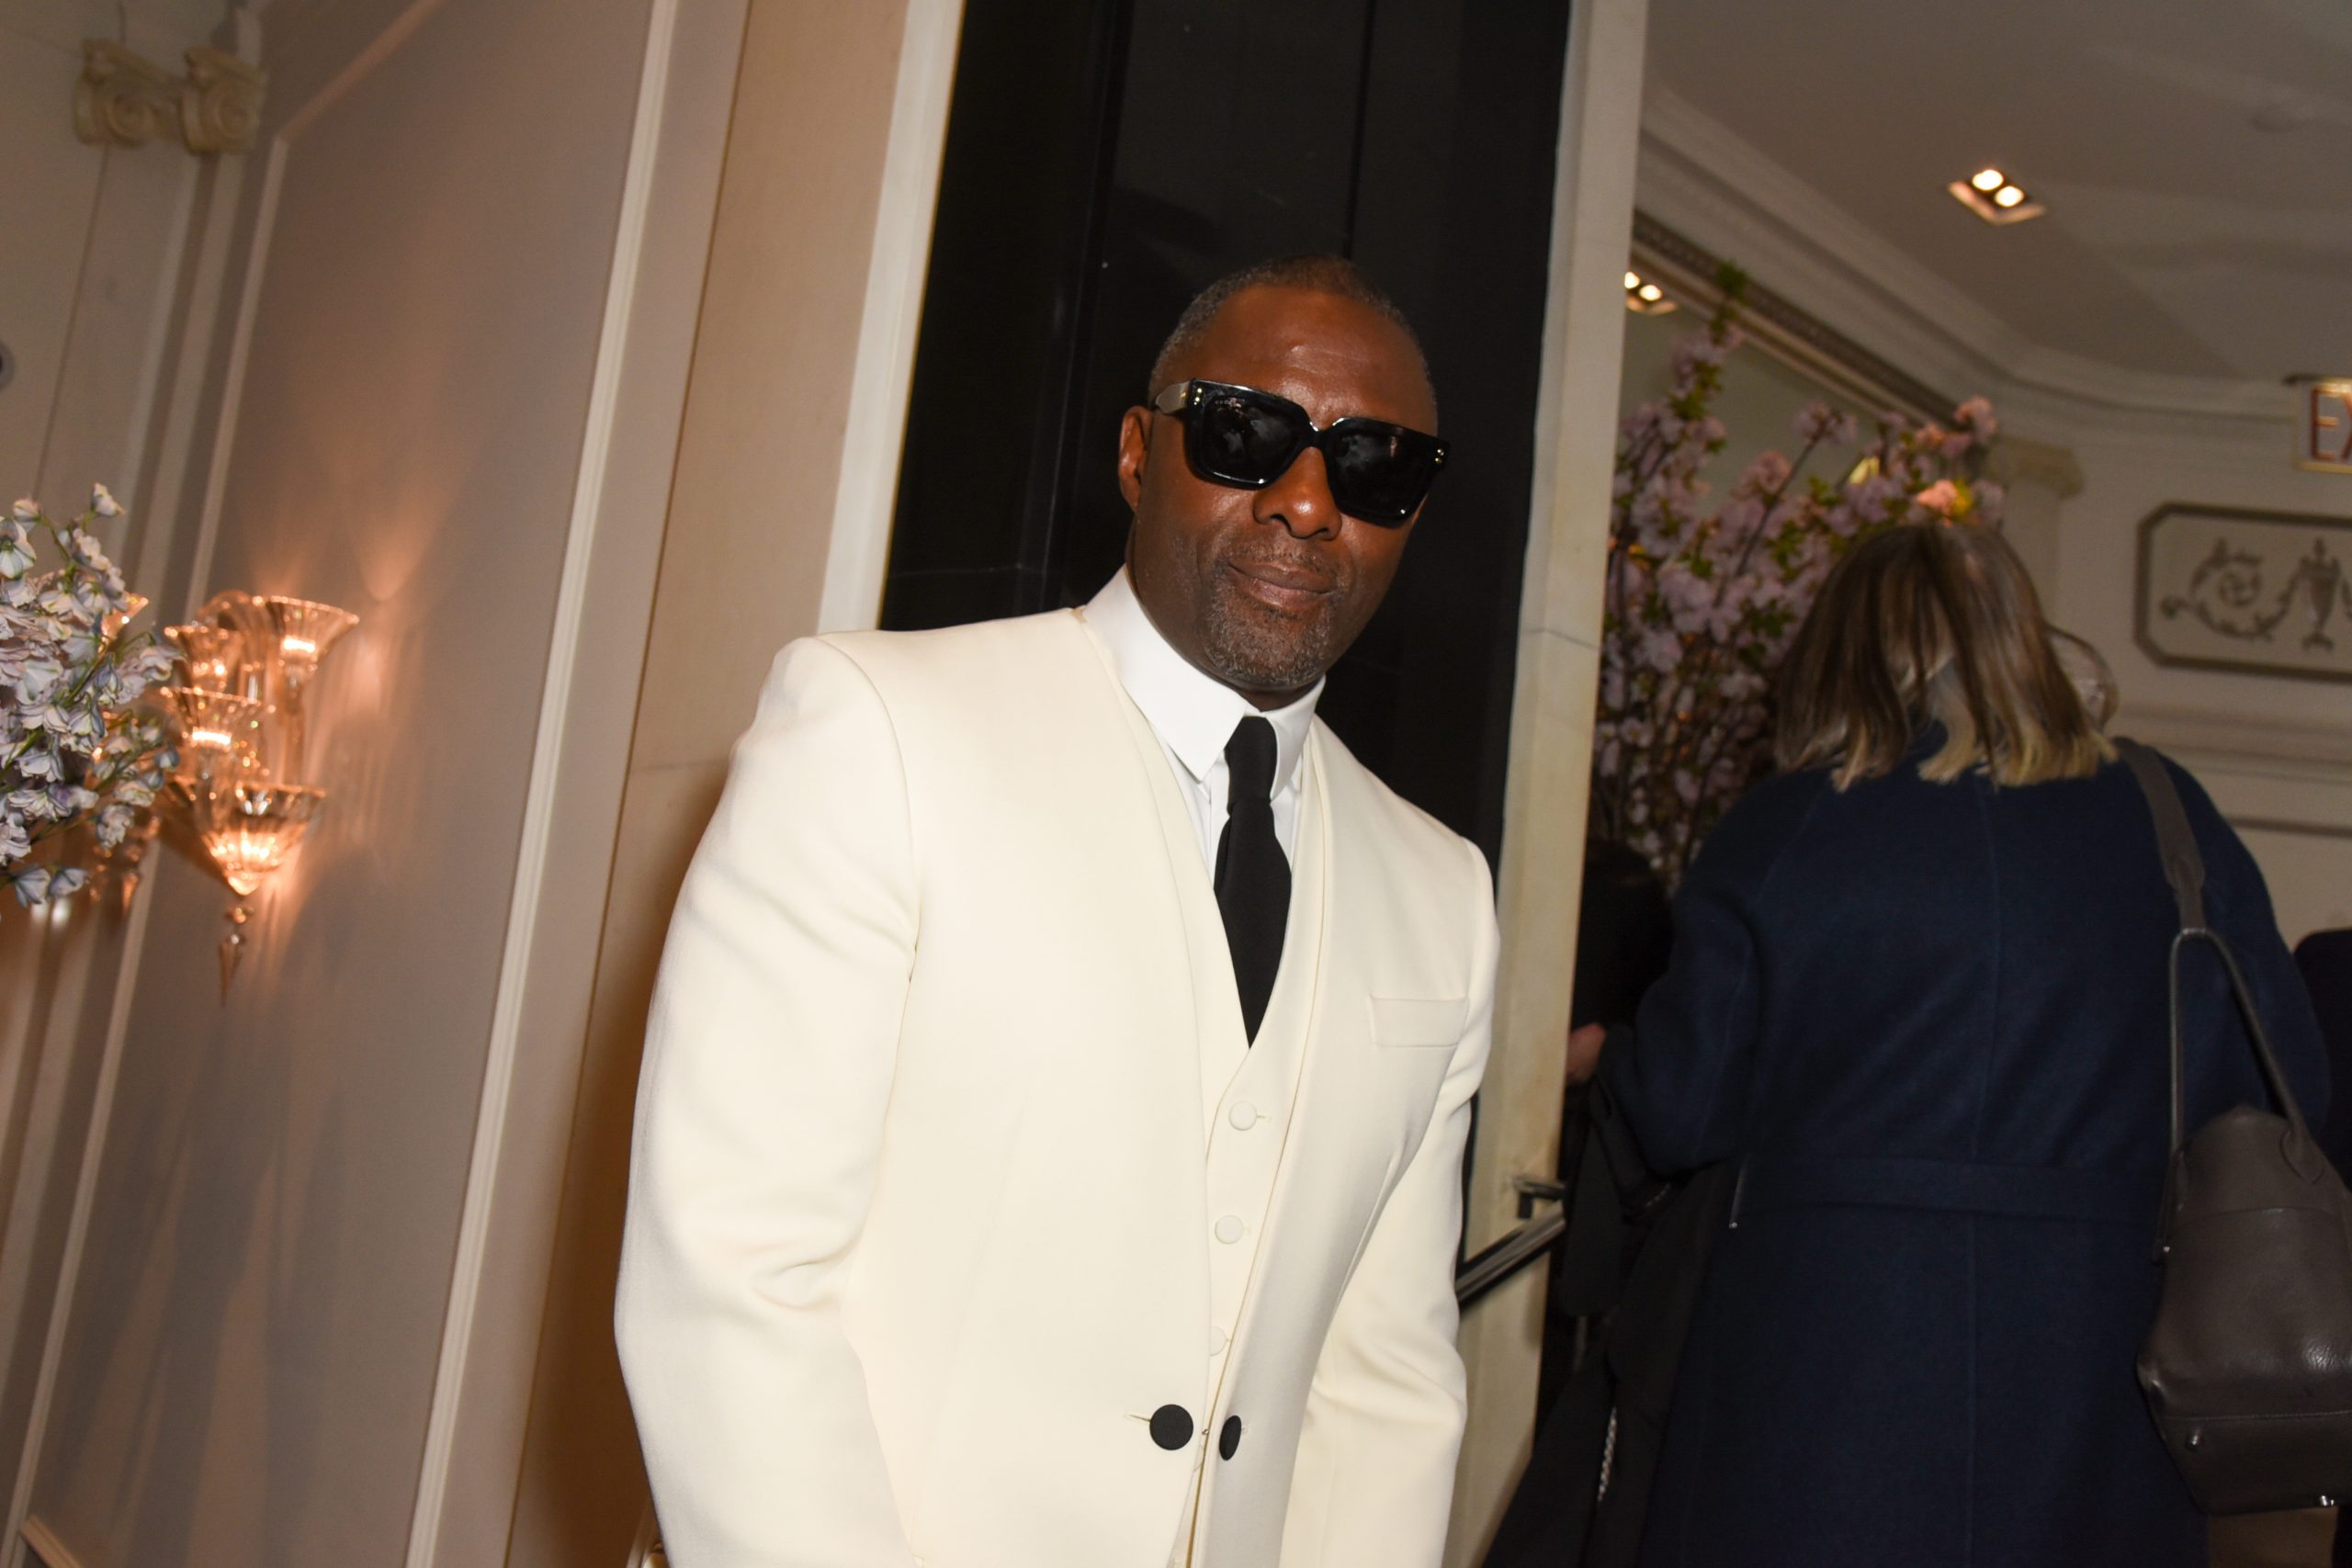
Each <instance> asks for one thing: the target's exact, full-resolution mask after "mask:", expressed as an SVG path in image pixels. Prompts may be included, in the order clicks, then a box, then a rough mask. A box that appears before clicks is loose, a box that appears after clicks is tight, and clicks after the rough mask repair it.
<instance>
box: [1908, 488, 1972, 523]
mask: <svg viewBox="0 0 2352 1568" xmlns="http://www.w3.org/2000/svg"><path fill="white" fill-rule="evenodd" d="M1911 499H1912V501H1913V502H1915V503H1916V504H1917V505H1920V506H1923V507H1925V508H1927V509H1928V511H1929V512H1932V513H1935V514H1936V515H1937V516H1939V517H1951V516H1954V515H1957V514H1958V513H1959V512H1960V509H1961V490H1960V487H1959V486H1958V485H1956V484H1954V483H1953V482H1952V481H1951V480H1950V479H1938V480H1937V481H1936V482H1935V483H1933V484H1931V485H1929V486H1928V488H1927V489H1925V490H1923V491H1920V492H1919V493H1918V494H1917V495H1915V496H1913V497H1912V498H1911Z"/></svg>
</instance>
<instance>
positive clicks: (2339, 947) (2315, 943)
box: [2295, 926, 2352, 1175]
mask: <svg viewBox="0 0 2352 1568" xmlns="http://www.w3.org/2000/svg"><path fill="white" fill-rule="evenodd" d="M2295 967H2296V968H2298V969H2300V970H2301V971H2302V975H2303V988H2304V989H2305V990H2307V991H2309V992H2311V994H2312V1011H2313V1012H2315V1013H2317V1014H2318V1015H2319V1035H2320V1038H2321V1039H2322V1040H2324V1041H2325V1042H2326V1043H2327V1069H2328V1072H2329V1074H2330V1076H2331V1077H2334V1078H2335V1083H2336V1086H2337V1087H2336V1090H2335V1104H2334V1105H2333V1106H2331V1107H2330V1108H2329V1109H2328V1112H2327V1117H2326V1120H2324V1121H2322V1120H2321V1119H2320V1118H2319V1117H2316V1116H2313V1117H2312V1118H2311V1122H2312V1126H2313V1127H2314V1128H2316V1129H2317V1130H2318V1132H2319V1146H2320V1148H2321V1150H2322V1151H2323V1152H2324V1153H2325V1154H2326V1156H2327V1157H2328V1160H2329V1162H2330V1163H2331V1164H2333V1165H2334V1166H2335V1169H2336V1173H2337V1174H2338V1175H2342V1174H2344V1173H2346V1172H2352V926H2346V927H2345V928H2344V929H2343V930H2341V931H2313V932H2312V934H2311V935H2309V936H2307V937H2305V938H2303V940H2302V941H2301V942H2297V943H2296V944H2295Z"/></svg>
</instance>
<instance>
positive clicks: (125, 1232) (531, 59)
mask: <svg viewBox="0 0 2352 1568" xmlns="http://www.w3.org/2000/svg"><path fill="white" fill-rule="evenodd" d="M646 16H647V5H646V0H607V3H600V4H599V5H597V6H574V5H567V4H563V3H561V0H472V3H469V4H466V5H462V6H439V7H431V6H425V7H415V8H407V9H403V8H401V7H396V6H389V5H381V4H379V5H372V6H366V5H363V6H344V7H340V8H338V9H337V10H336V11H334V12H330V13H327V14H326V15H324V16H323V17H319V16H313V17H311V19H310V25H308V26H306V27H305V28H303V30H302V31H301V32H300V34H299V35H298V36H297V37H296V39H295V44H294V52H293V54H291V55H288V56H286V57H282V58H278V59H274V60H273V61H272V65H273V69H274V71H275V72H276V73H277V78H276V86H275V88H274V91H276V92H277V94H278V96H274V97H273V99H272V101H271V103H270V106H269V112H270V114H271V116H272V120H273V123H275V124H278V125H280V126H283V125H284V124H285V123H286V121H287V120H288V117H294V122H295V127H296V129H295V130H293V132H292V133H291V134H290V135H289V136H288V139H287V140H286V141H285V142H284V143H283V144H282V146H281V148H280V149H279V155H280V156H281V157H282V168H281V169H280V171H279V180H278V185H277V193H276V202H275V208H274V216H273V217H272V218H271V220H270V221H269V225H268V229H267V232H266V236H265V244H264V246H263V247H262V249H264V250H265V251H266V272H265V273H264V274H263V275H262V280H261V283H260V287H259V290H258V292H257V293H256V294H255V295H254V315H253V323H252V335H251V342H250V349H249V354H248V356H247V358H246V361H245V375H244V378H243V383H242V388H241V400H240V405H239V407H238V410H237V413H236V423H235V431H236V435H235V440H234V444H233V446H232V448H231V452H230V461H229V466H228V468H227V472H226V479H225V488H224V489H223V491H222V494H221V505H220V512H219V514H218V520H217V536H216V543H215V545H214V547H213V549H212V553H211V556H210V570H209V572H207V573H206V574H205V575H206V581H204V582H202V583H200V584H199V585H198V586H199V587H218V586H228V585H235V586H240V587H246V588H251V589H255V590H260V591H267V592H297V593H301V594H305V595H309V596H313V597H320V598H324V599H328V600H331V601H334V602H336V603H339V604H343V605H345V606H346V607H347V608H350V609H352V610H354V611H356V612H357V613H358V614H359V615H361V616H362V617H363V625H362V627H361V629H360V630H359V631H358V632H357V633H356V634H354V637H353V639H352V641H351V643H350V644H349V645H347V650H346V651H344V652H342V653H340V654H339V655H338V656H337V659H336V660H335V661H334V663H332V664H330V666H329V667H328V671H327V674H326V676H325V677H324V679H323V681H322V687H321V689H320V691H319V692H318V694H317V698H316V702H317V705H318V706H317V715H316V717H315V718H314V720H313V754H314V758H315V760H316V762H317V772H318V773H319V774H320V776H321V777H322V779H323V780H324V781H325V782H327V783H328V784H330V785H331V787H332V788H333V791H334V794H333V796H332V799H331V802H330V804H329V806H328V807H327V810H326V812H325V814H324V816H323V818H322V821H321V822H320V824H319V826H318V828H317V829H316V831H315V832H314V834H313V836H312V838H311V840H310V842H309V843H308V844H307V845H306V847H305V849H304V852H303V853H302V855H301V856H300V859H299V860H298V862H297V863H296V864H295V865H294V866H293V867H292V868H291V870H290V871H289V872H288V873H287V874H284V875H283V876H281V877H280V879H279V881H278V883H277V885H276V886H274V887H272V888H271V889H269V890H268V891H266V893H265V894H264V895H263V896H262V897H261V899H260V900H259V901H258V902H259V904H260V907H261V908H262V914H261V915H260V917H259V918H258V919H256V921H255V923H254V931H253V934H254V952H253V953H251V954H250V955H249V956H248V958H247V961H246V966H245V970H244V972H243V974H241V975H240V976H238V980H237V984H236V987H235V990H234V992H233V994H232V996H231V998H230V999H229V1000H228V1001H227V1003H226V1004H225V1005H221V1004H220V1003H218V1001H217V1000H216V998H217V997H218V994H219V979H218V974H217V968H216V964H215V960H214V953H213V944H214V942H215V941H216V940H217V938H218V936H219V934H220V930H221V927H220V909H221V908H222V907H223V905H224V904H225V901H226V896H225V894H224V893H223V892H222V890H221V889H220V886H219V885H218V884H217V883H216V882H214V881H212V880H211V879H209V877H207V876H205V875H203V874H200V873H198V871H196V870H195V869H194V868H193V867H191V866H190V865H188V864H187V863H185V862H183V861H180V860H177V859H172V860H169V861H167V863H165V864H164V865H163V866H162V867H161V868H160V869H159V874H158V875H157V876H156V878H155V881H154V885H153V887H152V889H151V895H152V897H153V900H154V907H153V910H152V911H151V915H152V919H151V924H150V928H149V931H148V935H147V941H146V952H145V955H144V961H143V963H142V964H141V968H140V972H139V975H138V978H137V982H136V986H137V989H136V993H135V997H134V999H133V1001H132V1004H131V1007H130V1018H129V1024H128V1029H127V1032H126V1035H125V1039H124V1043H123V1055H122V1065H121V1069H120V1071H121V1077H120V1089H119V1094H118V1096H117V1100H116V1102H115V1105H114V1107H113V1112H112V1115H113V1121H112V1126H111V1130H110V1133H109V1135H108V1140H107V1146H106V1152H105V1160H104V1165H103V1167H102V1168H101V1172H100V1176H99V1179H98V1183H97V1188H96V1200H95V1203H94V1207H93V1209H92V1212H91V1217H90V1239H89V1247H88V1255H87V1258H86V1260H85V1265H84V1269H83V1277H82V1279H81V1281H80V1285H79V1289H78V1293H77V1298H76V1310H75V1314H74V1325H73V1328H72V1331H71V1332H70V1333H69V1335H68V1337H67V1338H66V1341H65V1347H64V1354H63V1358H62V1363H61V1365H60V1369H59V1373H58V1382H57V1389H56V1396H55V1402H54V1405H53V1409H52V1416H51V1422H50V1425H49V1428H48V1431H47V1434H46V1441H45V1449H44V1452H43V1456H42V1462H41V1468H40V1474H39V1481H38V1485H37V1488H36V1495H35V1498H34V1512H35V1515H36V1517H38V1518H39V1519H40V1521H41V1522H42V1524H43V1525H44V1526H46V1527H47V1528H48V1529H51V1530H52V1531H54V1532H55V1534H56V1535H57V1537H58V1538H59V1539H60V1540H62V1541H63V1542H64V1543H65V1544H66V1546H67V1547H68V1548H69V1549H70V1550H71V1551H74V1553H75V1555H76V1556H78V1557H79V1558H80V1560H81V1562H82V1563H83V1564H84V1568H131V1565H134V1564H136V1565H144V1564H150V1563H178V1562H187V1563H196V1562H206V1563H210V1562H222V1563H226V1562H236V1563H240V1564H253V1565H260V1564H280V1563H283V1564H314V1563H320V1562H334V1563H337V1564H355V1565H357V1564H367V1563H391V1562H399V1561H401V1557H402V1555H403V1551H404V1545H405V1542H406V1540H407V1536H408V1527H409V1522H410V1517H411V1511H412V1508H413V1503H414V1498H415V1492H416V1486H417V1476H418V1461H419V1455H420V1452H421V1450H422V1448H423V1444H424V1431H425V1424H426V1417H427V1412H428V1407H429V1404H430V1401H431V1398H432V1394H433V1389H434V1383H435V1364H436V1359H437V1357H438V1353H439V1349H440V1344H441V1339H442V1328H443V1315H444V1307H445V1303H446V1298H447V1292H448V1289H449V1284H450V1263H451V1258H452V1254H453V1251H454V1248H455V1244H456V1240H457V1235H458V1214H459V1210H460V1204H461V1201H462V1198H463V1190H464V1182H465V1177H466V1172H467V1168H468V1159H469V1149H470V1146H471V1143H472V1139H473V1133H474V1113H475V1108H476V1103H477V1100H478V1096H479V1094H480V1091H481V1081H482V1061H483V1052H484V1049H485V1044H486V1040H487V1036H488V1032H489V1029H490V1024H491V1012H492V999H493V995H494V992H495V988H496V985H497V981H498V976H499V969H500V962H501V944H502V939H503V931H504V928H505V924H506V918H507V904H508V896H509V892H510V883H511V879H512V876H513V874H514V870H515V861H516V854H517V844H518V834H519V831H520V826H521V818H522V809H523V798H524V793H525V790H526V784H527V782H528V778H529V773H530V766H531V758H532V743H533V731H532V719H533V716H534V715H535V714H536V712H537V706H538V698H539V693H540V690H541V684H542V682H543V679H544V675H545V669H546V662H547V657H548V638H549V634H550V628H551V624H552V617H553V614H554V607H555V595H556V587H557V581H558V577H559V572H560V565H561V560H562V551H563V547H564V541H565V538H566V535H567V520H568V518H569V517H570V515H571V508H572V501H573V486H574V479H575V475H576V470H577V466H578V463H579V460H580V452H581V443H582V421H583V418H584V415H585V412H586V409H587V403H588V396H589V382H590V374H591V370H592V367H593V362H594V354H595V349H596V344H597V342H598V325H599V321H600V319H601V316H602V312H603V306H604V291H605V282H606V275H607V272H608V269H609V266H610V261H611V254H612V240H613V233H614V225H615V220H616V214H617V210H618V202H619V197H620V189H621V180H622V172H623V166H624V160H625V157H626V153H627V150H628V139H629V133H630V122H631V116H632V112H633V108H634V105H635V101H636V89H637V85H638V78H639V67H640V64H641V52H642V50H643V46H644V40H645V29H646ZM305 51H307V52H305ZM257 156H258V154H257ZM263 210H265V211H266V210H268V209H267V208H266V204H265V205H264V208H263Z"/></svg>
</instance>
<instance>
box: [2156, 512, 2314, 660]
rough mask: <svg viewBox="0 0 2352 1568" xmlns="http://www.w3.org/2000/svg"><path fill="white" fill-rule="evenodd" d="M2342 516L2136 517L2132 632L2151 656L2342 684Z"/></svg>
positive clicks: (2166, 514) (2234, 514) (2210, 514)
mask: <svg viewBox="0 0 2352 1568" xmlns="http://www.w3.org/2000/svg"><path fill="white" fill-rule="evenodd" d="M2347 557H2352V518H2342V517H2326V516H2316V515H2312V514H2310V513H2290V512H2257V511H2254V510H2251V509H2247V508H2238V507H2221V506H2192V505H2188V504H2185V503H2182V502H2168V503H2167V504H2165V505H2164V506H2160V507H2158V508H2157V509H2156V510H2155V511H2154V513H2150V514H2149V516H2148V517H2147V519H2146V520H2145V521H2144V522H2143V523H2142V524H2141V525H2140V569H2139V583H2138V594H2137V604H2136V611H2137V614H2136V621H2137V625H2136V626H2135V632H2136V635H2137V637H2138V640H2139V643H2140V647H2141V648H2142V649H2143V651H2145V652H2146V654H2147V655H2148V657H2149V658H2151V659H2153V660H2155V661H2156V662H2157V663H2159V664H2177V665H2185V666H2188V667H2189V668H2191V669H2199V670H2229V671H2239V672H2242V673H2252V674H2261V675H2286V676H2291V677H2294V678H2296V679H2299V680H2308V681H2352V573H2347V571H2346V558H2347Z"/></svg>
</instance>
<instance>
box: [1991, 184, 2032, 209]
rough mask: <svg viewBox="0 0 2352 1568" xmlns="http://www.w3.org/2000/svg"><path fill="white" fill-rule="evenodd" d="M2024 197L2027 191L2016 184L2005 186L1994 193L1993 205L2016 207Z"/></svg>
mask: <svg viewBox="0 0 2352 1568" xmlns="http://www.w3.org/2000/svg"><path fill="white" fill-rule="evenodd" d="M2024 199H2025V192H2023V191H2021V190H2019V189H2018V187H2017V186H2002V187H2001V188H2000V189H1998V190H1996V191H1995V192H1994V193H1993V205H1994V206H1996V207H2015V206H2016V205H2017V204H2018V202H2020V201H2023V200H2024Z"/></svg>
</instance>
